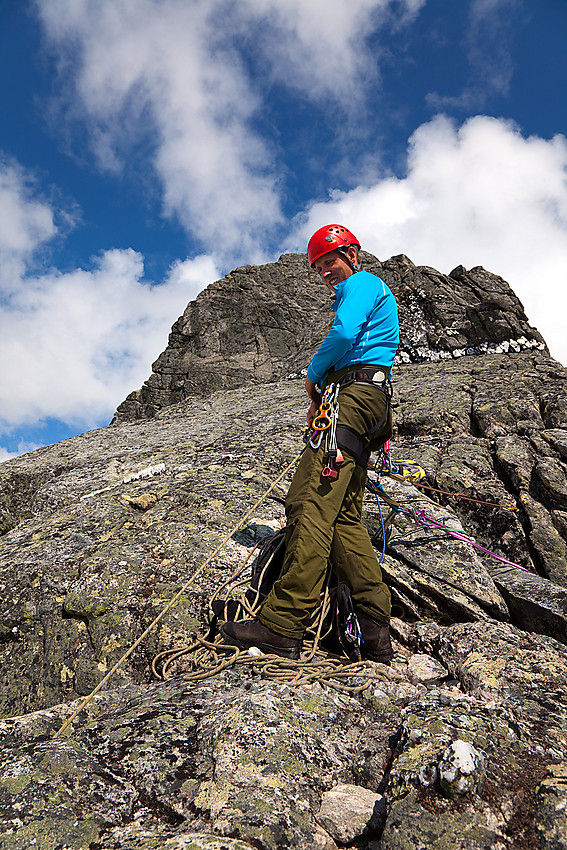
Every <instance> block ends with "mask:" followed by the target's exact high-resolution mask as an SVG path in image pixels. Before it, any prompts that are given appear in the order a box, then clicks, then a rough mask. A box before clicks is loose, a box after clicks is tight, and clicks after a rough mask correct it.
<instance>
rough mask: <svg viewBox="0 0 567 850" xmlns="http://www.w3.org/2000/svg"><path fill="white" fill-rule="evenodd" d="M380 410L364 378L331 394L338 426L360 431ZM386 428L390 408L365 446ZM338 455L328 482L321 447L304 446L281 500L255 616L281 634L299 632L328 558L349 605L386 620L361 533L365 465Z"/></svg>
mask: <svg viewBox="0 0 567 850" xmlns="http://www.w3.org/2000/svg"><path fill="white" fill-rule="evenodd" d="M385 412H386V398H385V396H384V394H383V393H382V392H380V391H379V390H378V389H376V388H375V387H373V386H371V385H369V384H350V386H348V387H346V388H345V389H344V390H341V392H340V393H339V424H341V425H347V426H348V427H349V428H351V429H352V430H353V431H355V433H357V434H359V435H360V434H363V433H365V432H366V431H367V430H369V429H370V428H372V427H373V426H375V425H377V424H378V423H379V422H380V420H381V419H382V417H383V416H384V413H385ZM390 434H391V414H389V415H388V417H387V419H386V421H385V423H384V425H383V427H382V428H381V429H380V431H378V433H377V434H376V435H375V436H374V438H373V441H372V444H371V447H372V448H373V450H375V449H377V448H378V447H379V446H381V445H383V444H384V443H385V442H386V440H387V439H388V438H389V437H390ZM343 454H344V462H343V463H342V464H341V465H340V466H339V470H340V471H339V475H338V478H336V479H335V480H334V481H329V479H325V478H322V477H321V473H322V471H323V468H324V467H325V465H326V463H325V449H324V441H323V445H322V446H321V447H320V448H319V449H318V450H317V451H314V450H313V449H312V448H310V447H309V446H307V447H306V448H305V450H304V452H303V454H302V456H301V459H300V461H299V465H298V467H297V470H296V472H295V475H294V477H293V481H292V483H291V486H290V488H289V492H288V494H287V498H286V518H287V534H286V556H285V560H284V565H283V569H282V575H281V578H280V579H278V581H276V582H275V583H274V585H273V587H272V589H271V591H270V593H269V594H268V597H267V599H266V601H265V602H264V604H263V606H262V609H261V611H260V613H259V619H260V621H261V622H262V623H263V624H264V625H265V626H267V627H268V628H270V629H272V630H273V631H275V632H278V633H279V634H282V635H285V636H286V637H294V638H295V637H302V635H303V632H304V631H305V628H306V626H307V624H308V622H309V619H310V616H311V614H312V612H313V610H314V609H315V607H316V606H317V604H318V602H319V599H320V595H321V590H322V587H323V582H324V580H325V575H326V572H327V564H328V561H329V558H331V560H332V563H333V566H334V568H335V572H336V574H337V577H338V579H339V580H341V581H345V582H347V584H348V585H349V586H350V588H351V593H352V598H353V602H354V604H355V606H356V608H357V610H359V611H362V613H364V614H366V615H367V616H369V617H371V618H372V619H373V620H377V621H378V622H383V623H387V622H389V619H390V610H391V602H390V591H389V590H388V588H387V586H386V585H385V584H384V582H383V581H382V572H381V570H380V566H379V564H378V560H377V558H376V553H375V552H374V548H373V546H372V543H371V542H370V538H369V536H368V532H367V531H366V528H365V526H364V525H363V524H362V500H363V497H364V488H365V484H366V469H363V468H362V467H360V466H357V464H356V463H355V460H354V458H353V457H351V456H350V455H349V454H347V452H346V451H344V452H343Z"/></svg>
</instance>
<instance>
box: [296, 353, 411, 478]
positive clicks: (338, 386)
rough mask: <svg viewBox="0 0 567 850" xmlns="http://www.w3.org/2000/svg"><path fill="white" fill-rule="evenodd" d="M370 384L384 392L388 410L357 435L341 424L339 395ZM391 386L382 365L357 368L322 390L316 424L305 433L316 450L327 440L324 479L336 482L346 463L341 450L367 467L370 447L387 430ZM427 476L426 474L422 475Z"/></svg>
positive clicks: (309, 443) (308, 442)
mask: <svg viewBox="0 0 567 850" xmlns="http://www.w3.org/2000/svg"><path fill="white" fill-rule="evenodd" d="M353 383H357V384H370V385H371V386H374V387H375V388H376V389H378V390H379V391H380V392H382V393H383V394H384V396H385V398H386V409H385V411H384V414H383V416H382V417H381V418H380V420H379V422H378V423H377V424H376V425H374V426H373V427H372V428H370V429H369V430H368V431H365V432H364V434H357V433H356V432H355V431H354V430H353V429H352V428H350V427H349V426H348V425H342V424H341V425H339V393H340V391H341V390H344V389H346V388H347V387H349V386H350V385H351V384H353ZM391 398H392V385H391V382H390V378H389V372H388V370H387V369H386V368H384V367H383V366H368V367H365V366H361V365H359V366H356V367H355V368H353V369H351V370H350V371H348V372H346V373H345V374H344V375H343V376H342V377H341V378H340V380H339V381H338V382H337V383H330V384H328V385H327V386H326V387H325V389H324V390H323V395H322V398H321V403H320V405H319V409H318V410H317V413H316V414H315V416H314V417H313V422H312V424H311V426H310V427H309V428H307V430H306V432H305V438H304V440H305V442H306V443H307V445H308V446H309V447H310V448H312V449H313V450H314V451H317V450H318V449H319V448H320V446H321V444H322V442H323V438H324V439H325V455H326V457H325V467H324V469H323V472H322V473H321V477H322V478H323V479H325V480H328V481H335V480H336V479H337V478H338V475H339V469H338V468H337V467H340V465H341V463H343V462H344V455H343V453H342V449H345V450H346V451H347V452H348V453H349V454H350V455H352V457H354V459H355V461H356V463H357V465H358V466H362V467H364V468H366V467H367V466H368V461H369V459H370V454H371V449H370V444H371V441H372V438H373V437H374V435H375V434H378V433H379V432H380V430H381V429H382V428H383V427H384V424H385V422H386V421H387V419H388V416H389V413H390V403H391ZM423 475H425V473H423Z"/></svg>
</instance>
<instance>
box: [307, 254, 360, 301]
mask: <svg viewBox="0 0 567 850" xmlns="http://www.w3.org/2000/svg"><path fill="white" fill-rule="evenodd" d="M351 251H352V252H353V255H354V256H353V257H351V260H353V261H354V262H356V250H355V249H354V248H349V249H348V254H349V257H350V254H351ZM315 271H317V272H318V273H319V274H320V276H321V279H322V280H323V282H324V283H325V284H326V285H327V287H328V288H329V290H330V291H331V292H332V293H333V296H334V295H335V294H336V293H335V290H334V287H335V286H336V285H337V283H340V282H341V281H343V280H346V279H347V277H350V276H351V274H352V273H353V271H352V268H351V267H350V266H349V264H348V263H347V261H346V259H345V257H344V255H343V254H340V253H339V252H338V251H329V253H328V254H323V256H322V257H319V259H318V260H315Z"/></svg>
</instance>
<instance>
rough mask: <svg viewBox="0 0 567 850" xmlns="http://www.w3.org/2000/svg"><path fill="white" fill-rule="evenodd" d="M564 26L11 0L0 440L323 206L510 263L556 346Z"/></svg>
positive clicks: (420, 251) (101, 392)
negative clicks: (224, 275) (202, 290)
mask: <svg viewBox="0 0 567 850" xmlns="http://www.w3.org/2000/svg"><path fill="white" fill-rule="evenodd" d="M566 48H567V2H566V0H538V2H537V3H532V2H528V0H460V2H454V0H355V2H352V0H286V2H285V3H284V2H282V0H96V2H95V0H33V2H25V0H0V104H1V115H2V121H1V123H0V358H1V362H2V370H1V373H0V460H5V459H7V458H9V457H12V456H14V455H15V454H18V453H21V452H23V451H29V450H30V449H33V448H35V447H37V446H40V445H46V444H49V443H52V442H55V441H58V440H61V439H65V438H66V437H69V436H72V435H74V434H76V433H80V432H82V431H85V430H88V429H91V428H95V427H99V426H101V425H104V424H107V423H108V422H109V420H110V419H111V417H112V414H113V412H114V410H115V409H116V407H117V405H118V404H119V403H120V402H121V401H122V400H123V399H124V398H125V396H126V395H127V394H128V393H129V392H130V391H131V390H133V389H137V388H138V387H140V386H141V384H142V383H143V381H144V380H146V379H147V378H148V377H149V375H150V372H151V364H152V362H153V360H155V358H156V357H157V355H158V354H159V353H160V352H161V351H162V350H163V349H164V348H165V346H166V344H167V335H168V332H169V329H170V327H171V325H172V324H173V322H174V321H175V320H176V318H177V317H178V316H179V315H180V314H181V313H182V312H183V310H184V308H185V306H186V304H187V302H188V301H189V300H190V299H192V298H194V297H195V296H196V295H197V293H198V292H199V291H200V290H201V289H203V288H204V287H205V286H206V285H207V284H209V283H210V282H211V281H213V280H215V279H217V278H218V277H220V276H222V275H223V274H225V273H226V272H227V271H230V270H231V269H232V268H234V267H235V266H236V265H240V264H245V263H252V262H269V261H271V260H274V259H277V257H278V256H279V255H280V254H281V253H283V252H285V251H304V250H305V244H306V240H307V238H308V237H309V235H310V233H311V232H312V231H313V230H314V229H316V228H317V227H319V226H321V225H323V224H325V223H328V222H331V221H336V220H338V221H340V222H342V223H344V224H346V225H348V226H349V227H350V228H351V230H353V231H354V232H355V233H356V234H357V236H358V237H359V239H360V240H361V242H362V244H363V247H365V248H367V249H368V250H370V251H371V252H373V253H374V254H376V255H377V256H378V257H380V258H381V259H387V258H388V257H390V256H392V255H394V254H398V253H405V254H407V255H408V256H409V257H410V258H411V259H412V260H413V261H414V262H416V263H419V264H425V265H430V266H434V267H435V268H438V269H439V270H440V271H442V272H445V273H447V272H449V271H450V270H451V269H452V268H454V266H456V265H459V264H462V265H465V266H466V267H468V268H470V267H472V266H475V265H483V266H484V267H485V268H487V269H489V270H490V271H492V272H495V273H497V274H499V275H501V276H502V277H504V278H505V279H506V280H508V281H509V282H510V284H511V285H512V286H513V288H514V289H515V291H516V292H517V294H518V295H519V297H520V298H521V299H522V301H523V303H524V306H525V308H526V312H527V314H528V316H529V318H530V321H531V322H532V324H534V325H535V326H536V327H538V329H539V330H540V331H541V332H542V333H543V335H544V337H545V338H546V340H547V342H548V344H549V346H550V349H551V352H552V354H553V356H555V357H556V358H557V359H558V360H560V361H561V362H563V363H567V334H566V333H565V330H564V322H565V313H566V309H565V308H566V302H567V296H566V294H565V293H566V289H567V288H566V283H567V280H566V278H567V271H566V270H567V179H566V176H567V140H566V138H565V133H566V132H567V126H566V123H567V121H566V116H567V109H566V107H567V95H566V94H565V79H567V49H566ZM283 295H285V293H283Z"/></svg>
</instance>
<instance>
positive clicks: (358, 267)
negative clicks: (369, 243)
mask: <svg viewBox="0 0 567 850" xmlns="http://www.w3.org/2000/svg"><path fill="white" fill-rule="evenodd" d="M349 247H350V246H349V245H347V246H346V248H342V247H341V248H337V251H338V252H339V254H342V255H343V257H344V258H345V260H346V261H347V263H348V264H349V266H350V267H351V269H352V270H353V272H359V271H361V269H362V263H356V265H355V264H354V263H353V262H352V260H351V259H350V257H349V255H348V254H347V248H349ZM356 258H357V260H358V251H357V252H356Z"/></svg>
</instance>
